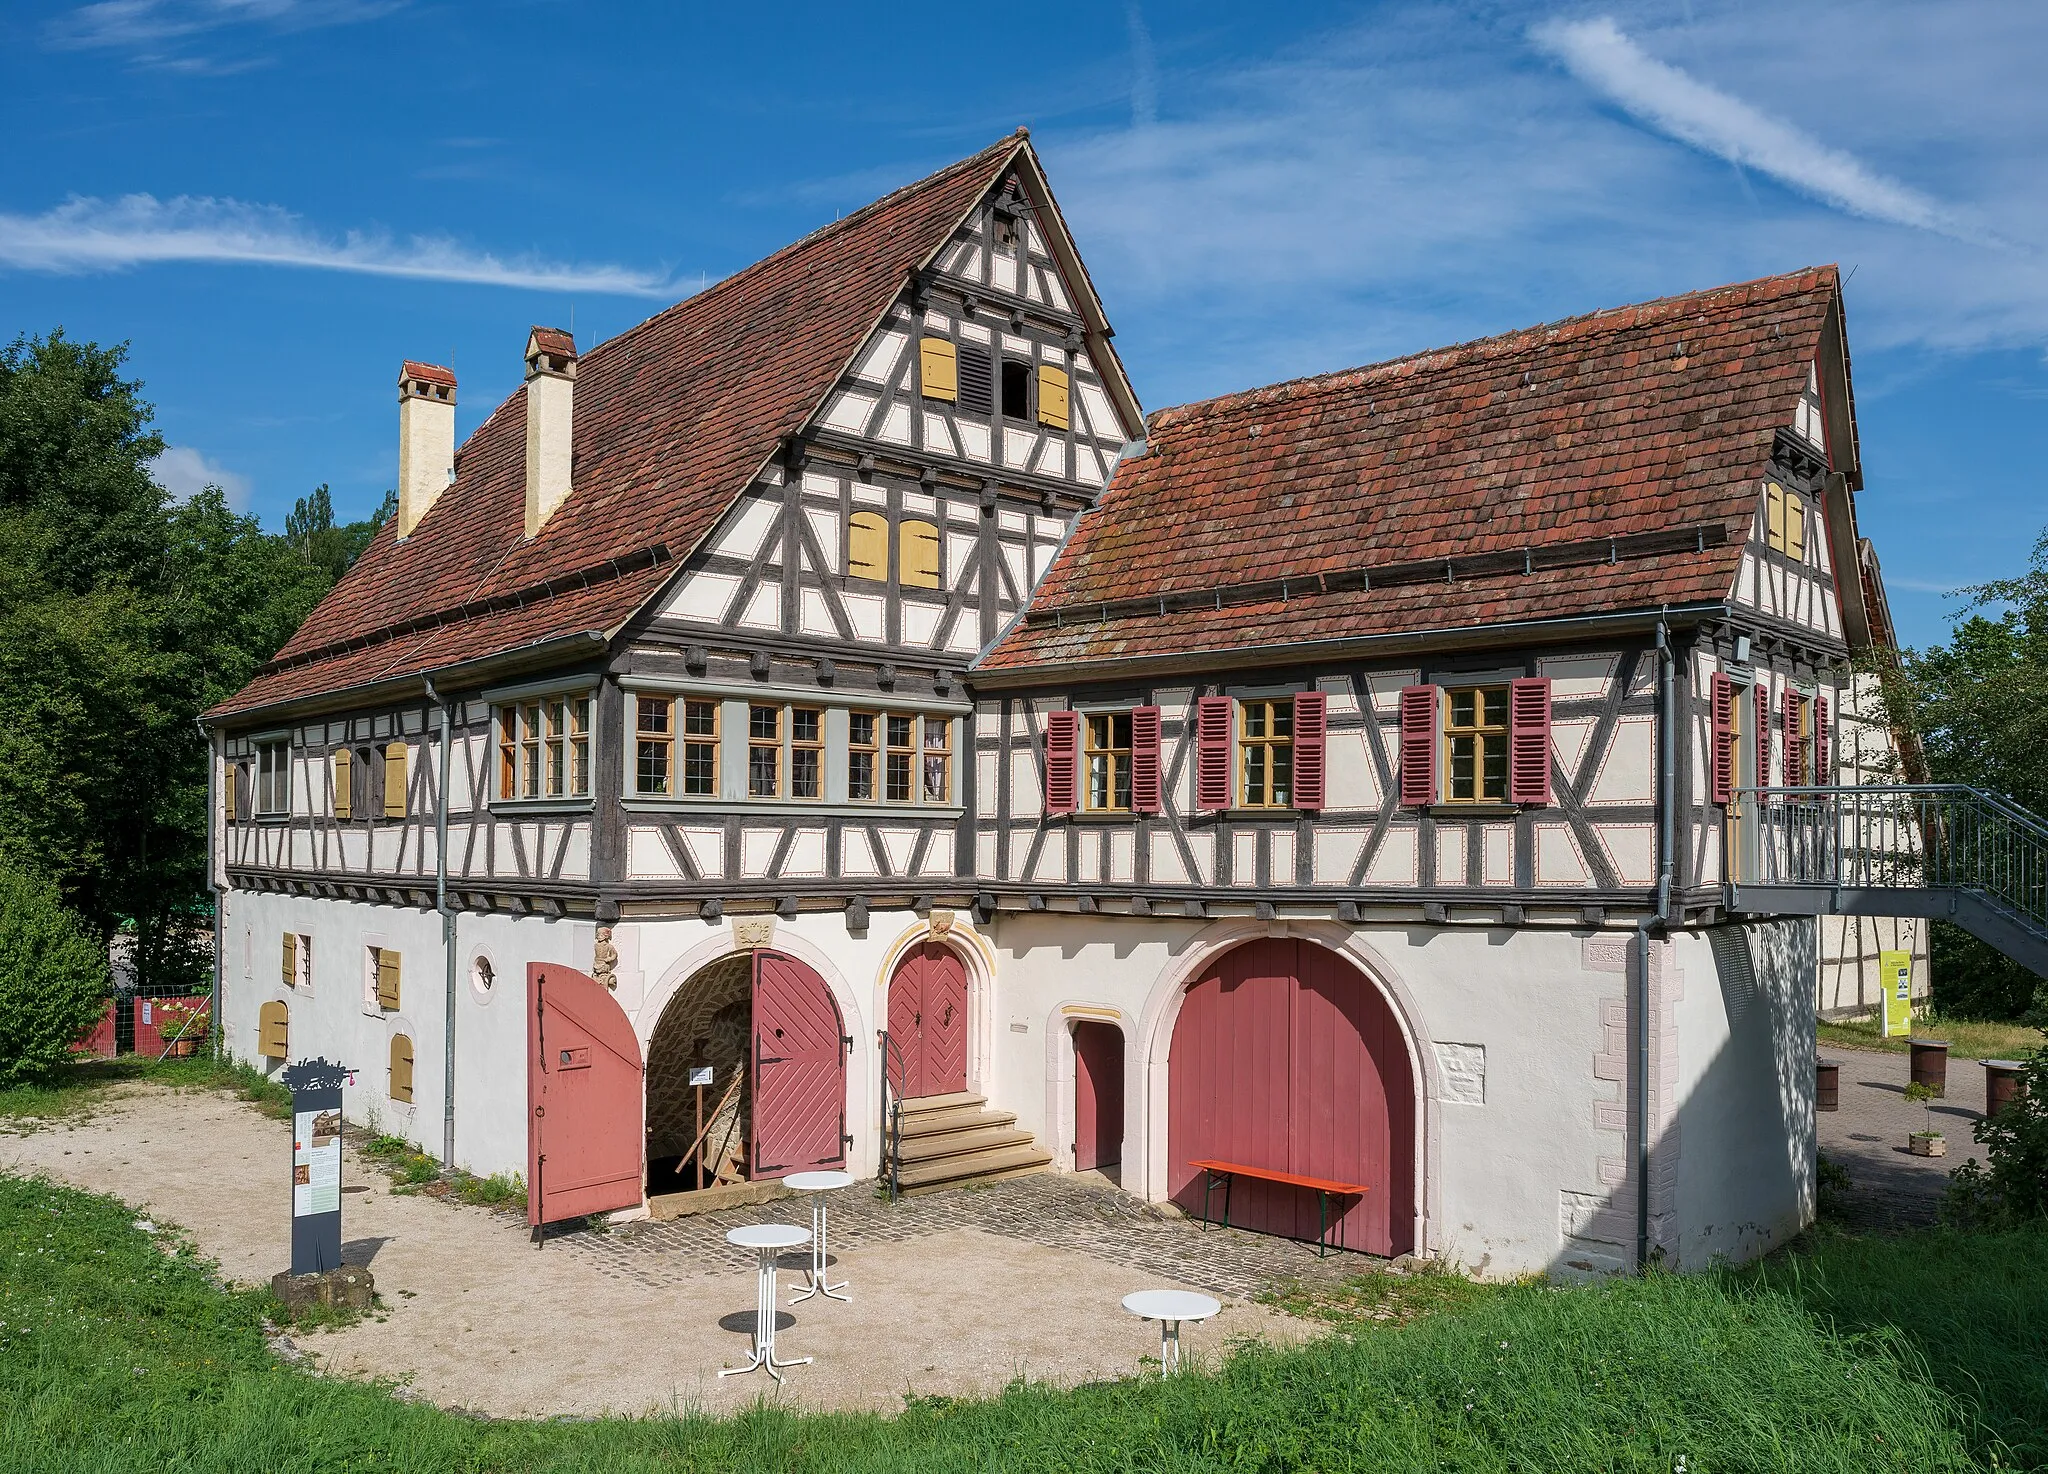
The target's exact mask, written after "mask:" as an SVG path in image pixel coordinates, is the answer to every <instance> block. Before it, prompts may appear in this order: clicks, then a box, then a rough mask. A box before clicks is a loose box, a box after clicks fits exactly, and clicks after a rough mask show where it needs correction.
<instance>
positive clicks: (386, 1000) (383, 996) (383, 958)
mask: <svg viewBox="0 0 2048 1474" xmlns="http://www.w3.org/2000/svg"><path fill="white" fill-rule="evenodd" d="M377 1006H378V1007H379V1008H382V1009H387V1010H396V1009H397V1007H398V954H397V953H396V952H394V951H392V950H391V949H390V948H389V947H379V948H378V949H377Z"/></svg>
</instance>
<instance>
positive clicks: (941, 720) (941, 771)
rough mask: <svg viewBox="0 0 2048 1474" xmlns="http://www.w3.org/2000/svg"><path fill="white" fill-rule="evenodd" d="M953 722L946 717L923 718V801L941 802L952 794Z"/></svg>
mask: <svg viewBox="0 0 2048 1474" xmlns="http://www.w3.org/2000/svg"><path fill="white" fill-rule="evenodd" d="M952 749H953V723H952V721H951V719H950V718H947V717H926V718H925V719H924V801H925V802H926V803H930V804H942V803H944V802H946V800H947V799H949V798H950V797H952V794H953V751H952Z"/></svg>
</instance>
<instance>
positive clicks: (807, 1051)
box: [750, 951, 853, 1181]
mask: <svg viewBox="0 0 2048 1474" xmlns="http://www.w3.org/2000/svg"><path fill="white" fill-rule="evenodd" d="M852 1048H853V1040H852V1039H851V1038H849V1037H847V1035H846V1031H845V1027H844V1026H843V1025H842V1024H841V1022H840V1018H839V1005H838V1004H837V1003H835V1002H834V1001H833V999H832V990H831V989H830V988H828V987H826V986H825V980H824V979H823V978H821V977H819V976H818V974H817V973H816V972H815V971H813V970H812V969H811V968H809V967H806V966H805V965H804V964H803V963H801V962H799V961H797V960H796V959H795V958H794V957H785V956H784V955H783V954H782V953H780V952H764V951H756V952H755V953H754V1163H753V1171H752V1172H751V1174H750V1175H751V1176H752V1177H753V1178H754V1180H756V1181H759V1180H760V1179H762V1178H764V1177H782V1176H786V1175H787V1174H789V1173H791V1172H810V1171H817V1170H822V1169H825V1168H843V1167H844V1166H845V1165H846V1150H847V1147H848V1145H849V1144H850V1143H849V1138H848V1137H847V1134H846V1056H847V1054H848V1053H849V1052H850V1051H851V1050H852Z"/></svg>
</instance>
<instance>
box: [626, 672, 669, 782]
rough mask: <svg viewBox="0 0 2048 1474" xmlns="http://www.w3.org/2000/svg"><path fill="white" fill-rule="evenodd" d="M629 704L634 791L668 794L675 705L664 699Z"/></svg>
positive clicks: (661, 697) (639, 700) (657, 697)
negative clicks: (631, 712)
mask: <svg viewBox="0 0 2048 1474" xmlns="http://www.w3.org/2000/svg"><path fill="white" fill-rule="evenodd" d="M633 705H634V717H633V788H634V791H635V792H638V793H654V794H662V793H668V792H670V791H671V789H670V784H671V782H672V781H673V780H672V777H671V775H672V774H673V773H674V771H675V727H674V723H675V702H673V701H671V700H670V699H669V698H668V697H666V696H641V697H637V698H635V700H634V703H633Z"/></svg>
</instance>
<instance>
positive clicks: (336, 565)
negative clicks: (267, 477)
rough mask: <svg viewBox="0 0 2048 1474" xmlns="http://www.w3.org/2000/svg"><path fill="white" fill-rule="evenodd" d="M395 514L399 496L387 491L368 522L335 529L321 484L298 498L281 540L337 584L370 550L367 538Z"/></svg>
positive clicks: (330, 500)
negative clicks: (367, 549)
mask: <svg viewBox="0 0 2048 1474" xmlns="http://www.w3.org/2000/svg"><path fill="white" fill-rule="evenodd" d="M397 511H398V493H397V492H395V491H387V492H385V493H384V500H383V501H382V502H380V503H378V505H377V510H376V511H375V512H373V513H371V514H370V517H369V519H368V520H367V521H363V522H348V523H344V524H343V525H341V526H339V527H337V526H335V525H334V498H333V496H332V495H331V494H330V493H329V492H328V490H327V484H326V483H325V482H322V483H321V484H320V485H318V486H316V487H314V488H313V490H312V492H311V493H310V494H309V495H306V496H302V497H300V498H299V500H298V502H297V503H296V504H295V505H294V506H293V507H292V509H291V512H290V513H289V514H288V515H287V516H286V517H285V519H284V540H285V542H287V543H288V544H290V545H291V546H292V547H293V548H295V549H297V550H298V553H299V556H300V557H302V558H304V559H305V560H306V561H307V562H308V563H310V564H312V565H313V566H314V567H315V568H318V569H320V570H321V571H322V572H323V573H325V574H326V575H327V578H328V581H329V582H336V581H339V579H340V578H341V576H342V575H343V574H344V573H346V572H348V571H349V569H351V568H353V567H354V566H355V562H356V559H358V558H360V557H362V556H363V550H364V549H365V548H367V547H369V545H370V539H371V538H373V537H375V536H376V535H377V529H378V528H380V527H382V526H383V525H384V524H385V523H386V522H388V521H390V520H391V517H392V515H393V514H394V513H396V512H397Z"/></svg>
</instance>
